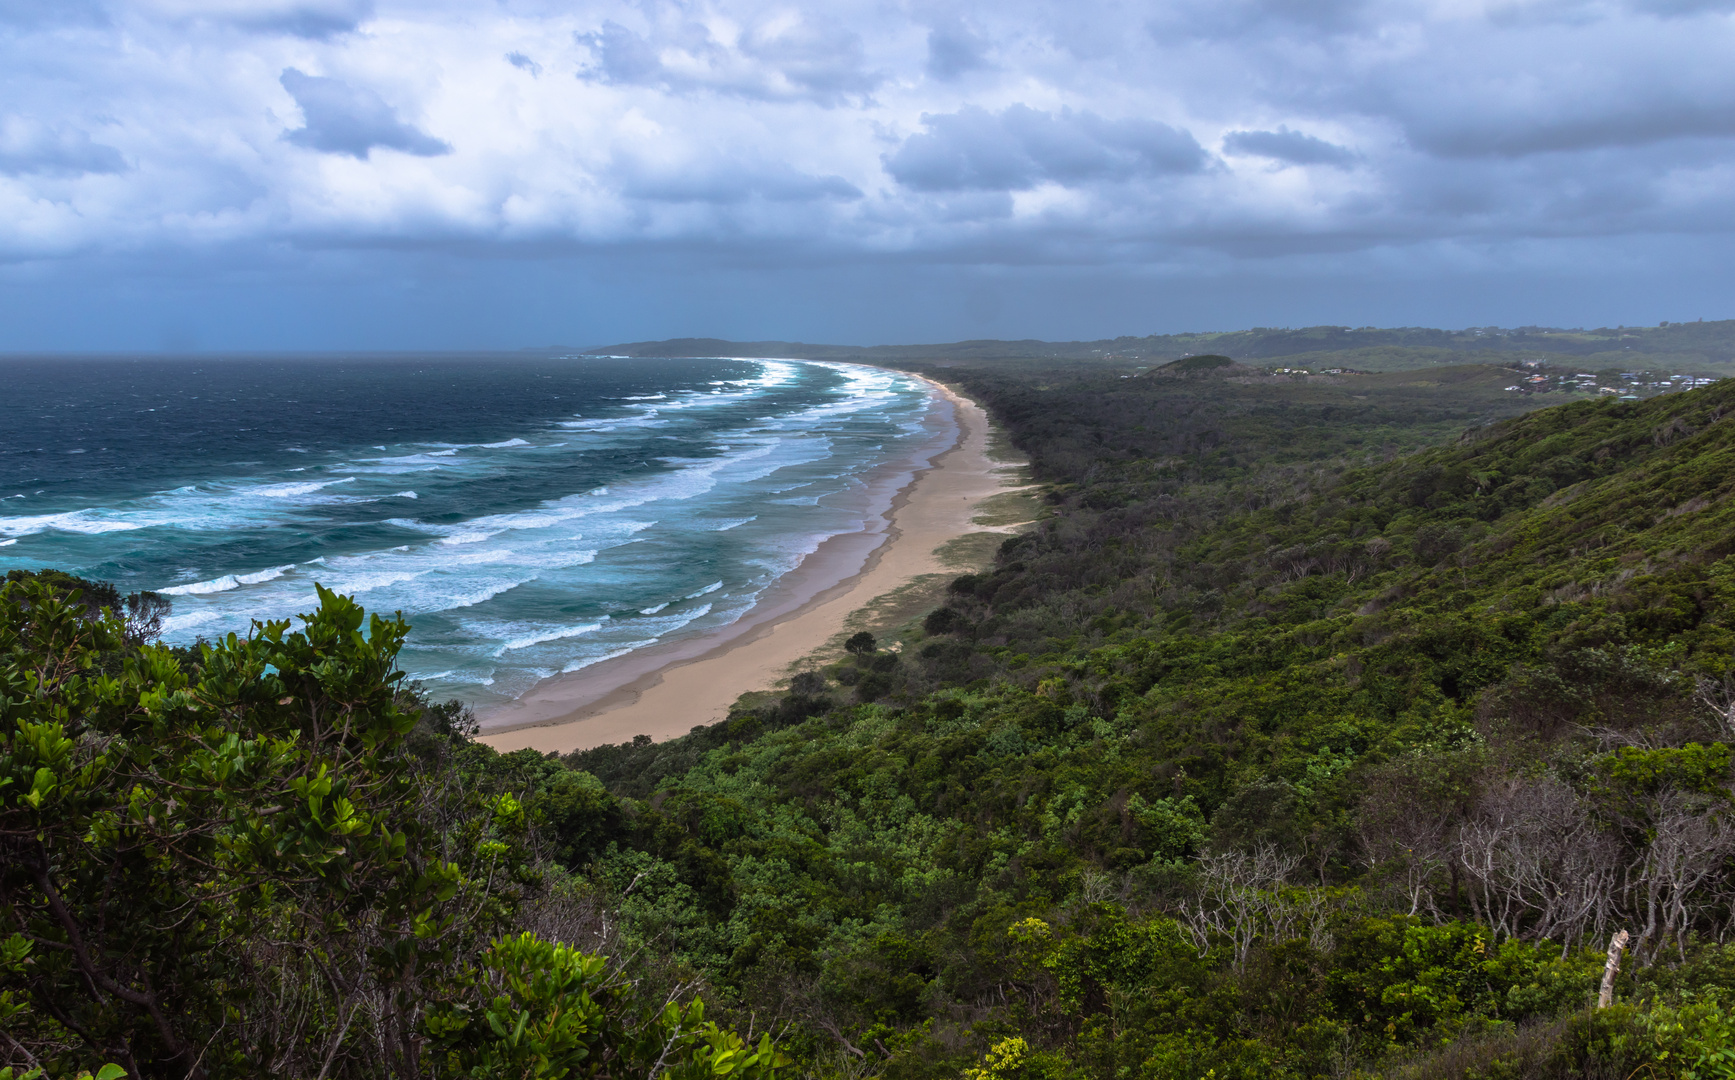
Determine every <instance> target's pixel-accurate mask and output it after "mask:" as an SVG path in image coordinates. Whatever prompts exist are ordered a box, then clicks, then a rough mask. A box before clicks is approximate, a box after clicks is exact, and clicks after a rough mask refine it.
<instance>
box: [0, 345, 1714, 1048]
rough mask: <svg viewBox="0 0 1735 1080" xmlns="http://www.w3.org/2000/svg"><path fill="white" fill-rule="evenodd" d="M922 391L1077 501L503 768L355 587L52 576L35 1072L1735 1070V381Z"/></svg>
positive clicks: (14, 1014)
mask: <svg viewBox="0 0 1735 1080" xmlns="http://www.w3.org/2000/svg"><path fill="white" fill-rule="evenodd" d="M1707 325H1709V324H1707ZM1194 351H1195V352H1201V353H1203V352H1212V353H1215V352H1217V351H1218V350H1217V349H1215V348H1213V349H1209V350H1206V349H1199V350H1194ZM1221 351H1223V352H1226V353H1229V354H1230V355H1235V356H1245V354H1237V353H1235V352H1234V350H1232V349H1228V348H1224V349H1222V350H1221ZM907 366H909V367H911V368H914V369H916V370H922V371H925V372H927V373H929V374H931V375H934V376H935V377H940V378H944V379H945V380H947V381H948V382H950V383H952V384H953V385H955V386H957V387H958V388H960V389H961V390H963V391H965V392H967V393H969V394H970V395H972V396H973V397H975V398H976V399H977V400H978V401H980V402H982V403H983V404H984V405H985V406H986V407H987V408H988V409H989V410H990V411H991V412H992V414H993V415H994V416H995V417H996V418H997V419H998V420H999V421H1000V422H1001V424H1002V425H1003V426H1004V428H1005V429H1006V431H1007V432H1008V434H1009V436H1010V438H1011V439H1012V441H1013V442H1014V443H1015V444H1016V445H1017V447H1018V448H1019V449H1020V450H1021V451H1022V452H1023V453H1025V454H1026V455H1028V457H1029V459H1030V462H1031V469H1032V471H1033V473H1034V474H1035V475H1036V477H1037V478H1038V479H1039V480H1040V481H1041V482H1042V483H1043V484H1044V485H1045V490H1046V502H1045V510H1044V514H1043V517H1042V520H1041V521H1040V522H1038V523H1037V524H1036V525H1035V526H1034V527H1032V528H1031V529H1029V530H1028V531H1026V532H1023V533H1021V534H1019V535H1015V536H1013V537H1011V538H1009V539H1008V540H1007V541H1006V543H1005V544H1004V545H1003V547H1002V548H1001V550H1000V552H999V554H998V556H997V557H996V559H995V561H994V564H993V566H992V567H989V568H987V569H985V570H984V572H981V573H976V574H969V575H965V576H962V577H960V578H958V579H957V580H956V581H954V582H952V583H951V585H950V587H949V589H948V591H947V594H946V599H945V602H944V604H943V606H939V607H936V608H935V609H934V610H932V611H930V612H928V613H927V614H926V615H925V616H924V617H923V618H921V619H919V620H917V621H916V622H914V623H911V624H910V625H907V626H904V627H899V628H896V629H895V630H894V631H893V632H891V633H882V634H881V635H880V640H874V638H873V635H862V636H859V637H858V638H857V639H852V641H851V643H850V648H849V651H848V653H847V654H846V655H845V656H844V657H843V658H842V659H840V660H837V661H835V662H827V663H823V664H816V665H815V666H814V667H813V668H812V670H809V671H805V672H803V673H801V674H800V675H798V676H796V677H795V678H794V679H792V680H791V681H790V683H789V685H788V687H787V688H786V689H783V690H781V691H780V692H779V693H778V694H776V695H774V696H773V697H771V698H770V699H769V700H765V701H761V702H760V703H758V704H754V705H751V706H746V705H744V706H741V707H738V708H737V709H736V710H735V711H734V712H732V713H731V715H730V717H729V719H728V720H727V721H726V722H724V723H722V724H717V725H714V726H711V727H707V728H699V729H695V730H694V731H693V733H692V734H690V735H688V736H686V737H684V738H681V739H676V740H672V741H669V742H664V743H653V742H652V741H651V740H649V739H642V738H641V739H638V740H635V741H633V742H632V743H628V744H623V745H620V746H613V747H602V748H598V749H595V750H590V751H585V752H582V753H577V754H573V755H568V756H567V757H565V758H564V759H561V758H555V757H552V756H551V757H543V756H539V755H537V754H535V753H533V752H529V751H523V752H519V753H515V754H507V755H499V754H496V753H494V752H493V751H491V750H489V749H488V748H486V747H484V746H481V745H479V744H475V743H472V742H470V741H468V739H467V738H466V731H467V730H468V726H467V721H466V718H465V715H464V713H463V710H462V708H461V707H459V706H457V705H456V704H455V703H450V704H447V705H432V704H430V703H427V702H425V701H422V700H421V699H420V698H419V697H418V696H417V694H416V693H415V692H414V690H413V688H405V687H402V686H401V685H399V683H398V682H397V681H395V680H394V676H393V672H392V668H391V652H392V646H393V644H394V643H395V642H396V641H397V640H400V639H401V634H402V633H403V629H402V626H401V624H398V623H391V622H382V621H376V622H374V623H373V624H372V625H371V628H370V630H369V631H368V632H367V633H365V634H364V633H361V632H360V628H361V625H362V614H361V612H360V610H359V609H357V608H355V607H354V605H353V604H351V603H349V602H347V601H345V600H343V599H342V598H339V597H329V596H328V597H326V598H325V601H324V606H323V607H322V608H321V610H320V611H319V612H316V613H314V614H313V615H312V616H311V617H310V618H309V619H308V621H307V622H306V624H305V627H304V629H303V630H301V631H298V632H296V633H291V632H290V631H289V628H288V627H287V626H279V625H276V624H273V625H270V626H266V627H262V628H261V629H260V630H259V631H258V632H257V633H256V634H255V635H254V637H253V638H252V639H250V640H247V641H238V640H231V641H227V642H222V643H218V644H216V645H214V646H211V647H209V648H206V649H200V650H183V651H178V652H177V651H174V650H168V649H164V648H161V647H159V646H155V645H153V644H151V643H150V640H149V639H150V636H151V635H150V628H149V626H148V625H144V624H142V623H141V622H140V621H139V619H137V618H135V619H134V621H133V623H131V624H129V623H127V622H126V621H125V620H124V619H122V618H119V617H115V618H106V617H103V616H100V615H95V614H93V613H92V611H91V610H90V609H89V607H88V606H85V605H83V604H81V603H78V602H77V601H74V600H72V599H71V598H70V591H69V583H67V582H65V581H63V580H59V579H55V580H44V579H29V580H20V581H16V582H13V583H11V584H9V585H7V586H6V590H7V591H6V592H5V593H4V594H3V597H0V616H3V618H0V623H3V625H4V628H5V629H4V631H3V632H4V634H5V635H6V636H4V637H3V638H0V652H3V655H4V659H3V661H0V664H3V665H4V667H3V669H0V670H3V676H0V677H3V678H4V680H6V681H5V682H4V684H3V686H0V693H3V695H4V696H3V700H0V712H3V715H0V739H3V740H5V741H4V742H3V743H0V842H3V843H5V844H7V845H9V846H8V848H7V858H6V859H5V861H4V869H3V870H0V888H3V889H4V890H5V891H4V892H3V893H0V904H4V911H5V914H6V915H7V918H8V920H9V926H8V927H7V928H6V929H5V931H4V932H7V933H12V937H11V938H9V939H8V938H0V948H4V949H5V950H7V951H5V952H4V953H0V988H3V989H0V1024H4V1025H5V1027H4V1030H5V1031H6V1032H7V1034H8V1040H9V1041H8V1045H9V1046H10V1047H11V1050H10V1051H7V1050H6V1049H5V1048H0V1054H3V1053H7V1052H10V1053H11V1054H12V1058H11V1061H12V1063H14V1064H15V1065H17V1066H19V1067H20V1068H23V1067H29V1066H31V1065H32V1064H34V1063H35V1062H37V1061H40V1062H44V1063H46V1065H47V1067H49V1068H50V1069H59V1070H61V1071H65V1072H70V1070H72V1069H74V1068H76V1067H86V1068H92V1069H94V1068H96V1067H97V1066H99V1065H100V1064H102V1063H104V1062H108V1061H115V1062H119V1063H120V1064H121V1065H122V1066H123V1067H125V1068H127V1069H129V1070H132V1071H136V1072H138V1073H139V1074H140V1075H164V1076H169V1075H175V1076H179V1075H187V1074H188V1072H189V1071H190V1070H193V1071H200V1070H202V1074H205V1075H214V1074H217V1073H225V1074H227V1073H233V1074H236V1075H241V1074H247V1075H296V1076H300V1075H308V1076H313V1075H331V1076H338V1075H352V1076H385V1075H422V1074H424V1073H425V1074H427V1075H430V1076H433V1075H466V1076H468V1075H475V1076H482V1075H500V1076H506V1075H511V1076H518V1075H546V1076H560V1075H575V1074H586V1075H605V1074H606V1075H609V1076H617V1075H623V1076H624V1075H628V1074H629V1073H630V1074H631V1075H635V1076H647V1077H649V1076H652V1075H660V1073H661V1071H663V1070H664V1069H668V1068H671V1067H675V1065H676V1064H678V1066H679V1069H685V1070H689V1071H691V1072H693V1074H694V1075H697V1074H698V1073H699V1072H705V1073H706V1074H707V1075H718V1076H721V1075H725V1074H728V1073H729V1072H730V1070H731V1069H733V1068H735V1067H736V1066H735V1065H733V1064H731V1063H732V1062H735V1061H740V1062H742V1063H743V1064H742V1065H741V1066H740V1067H741V1068H743V1069H747V1070H763V1071H770V1070H774V1069H780V1068H781V1069H787V1070H790V1071H798V1072H800V1073H802V1074H803V1075H809V1076H813V1077H826V1078H832V1077H835V1078H838V1080H844V1078H848V1080H858V1078H866V1077H875V1076H883V1077H886V1078H887V1080H925V1078H929V1077H935V1078H938V1077H956V1076H958V1075H960V1074H962V1075H965V1076H967V1077H970V1078H971V1080H990V1078H992V1080H1014V1078H1021V1080H1038V1078H1044V1080H1046V1078H1054V1080H1060V1078H1066V1080H1073V1078H1077V1080H1085V1078H1090V1080H1097V1078H1102V1080H1111V1078H1112V1080H1120V1078H1122V1077H1128V1078H1140V1080H1144V1078H1149V1080H1167V1078H1176V1080H1180V1078H1185V1080H1196V1078H1198V1077H1204V1076H1213V1077H1249V1078H1252V1077H1338V1076H1351V1075H1364V1076H1374V1075H1389V1076H1418V1077H1420V1076H1428V1077H1448V1076H1450V1077H1459V1076H1463V1077H1470V1076H1487V1077H1493V1076H1608V1077H1626V1076H1630V1075H1635V1074H1637V1073H1640V1072H1642V1073H1643V1074H1644V1075H1650V1076H1680V1077H1705V1076H1731V1075H1735V1016H1732V1014H1731V1009H1732V1007H1735V1003H1732V1002H1731V1001H1730V999H1729V993H1730V991H1729V990H1728V987H1729V986H1730V985H1732V980H1735V947H1731V946H1729V945H1726V944H1725V942H1726V941H1727V940H1728V936H1729V934H1730V932H1731V930H1732V929H1735V927H1732V926H1731V918H1732V912H1731V900H1732V899H1735V806H1732V805H1731V803H1732V798H1735V784H1732V780H1735V777H1732V774H1731V761H1730V750H1729V747H1730V744H1731V742H1735V654H1732V650H1735V500H1732V499H1731V495H1732V494H1735V383H1719V384H1715V385H1712V386H1708V387H1705V388H1702V389H1697V390H1692V391H1690V392H1682V393H1669V394H1665V395H1662V396H1658V397H1655V398H1653V399H1651V400H1644V401H1622V400H1618V399H1617V398H1616V396H1614V395H1608V396H1605V397H1604V398H1602V399H1600V400H1580V401H1575V402H1572V403H1570V404H1565V405H1560V406H1556V407H1552V408H1545V409H1540V410H1536V409H1534V407H1535V406H1536V405H1538V404H1542V403H1543V402H1545V401H1546V400H1548V399H1546V398H1538V397H1534V396H1528V395H1522V394H1514V393H1512V392H1510V391H1508V390H1507V389H1506V387H1508V386H1510V385H1512V381H1513V378H1514V371H1513V370H1511V369H1507V368H1500V367H1489V366H1478V365H1470V366H1455V367H1441V368H1435V369H1430V370H1426V371H1418V372H1412V373H1408V374H1405V373H1392V374H1385V375H1345V376H1333V377H1309V378H1274V377H1271V376H1269V375H1266V374H1264V373H1258V374H1249V373H1248V371H1247V369H1248V368H1249V367H1252V366H1255V365H1249V364H1248V363H1247V362H1246V360H1245V359H1238V360H1237V361H1235V362H1232V363H1222V364H1219V363H1216V362H1215V361H1212V362H1209V363H1197V364H1191V365H1183V366H1181V367H1180V368H1177V369H1173V370H1170V371H1169V372H1167V373H1164V372H1163V371H1161V370H1160V367H1159V366H1155V365H1153V366H1152V368H1151V369H1149V370H1140V369H1139V368H1137V367H1129V366H1127V365H1124V364H1123V365H1120V366H1116V365H1113V364H1107V363H1104V364H1100V365H1098V364H1085V365H1070V366H1057V365H1054V364H1052V363H1051V362H1047V361H1041V360H1029V359H1019V358H1018V357H1016V356H1013V357H1005V356H1002V357H998V358H995V359H993V360H992V361H991V362H990V361H984V362H981V363H974V362H964V361H960V360H958V359H956V358H942V359H940V360H920V359H912V360H910V361H908V362H907ZM1527 410H1531V411H1527ZM111 600H113V601H119V602H121V603H122V605H123V606H124V603H125V601H124V600H122V598H118V597H115V598H111ZM141 602H142V601H141ZM147 606H148V605H147ZM110 607H111V608H113V603H112V602H111V603H110ZM141 610H143V609H141ZM148 614H149V612H148V611H147V612H146V615H147V616H148ZM55 755H58V756H55ZM44 769H47V770H48V773H47V778H46V779H44V778H43V777H44V775H45V774H44V772H43V770H44ZM322 784H323V785H328V787H329V790H327V788H326V787H321V786H320V785H322ZM297 785H299V786H297ZM316 789H317V790H316ZM33 800H34V801H33ZM49 808H52V809H49ZM344 830H348V831H347V832H346V831H344ZM55 896H59V897H62V898H64V900H63V901H62V902H61V906H63V907H65V908H66V910H67V912H68V916H67V917H66V918H62V917H61V916H60V915H59V914H58V908H57V907H56V903H57V902H56V901H55V900H54V899H53V898H52V897H55ZM123 897H124V898H125V899H124V900H123V899H122V898H123ZM14 927H15V928H16V929H15V930H14ZM1618 930H1625V931H1627V932H1628V933H1629V935H1630V944H1629V947H1628V952H1627V955H1626V958H1625V962H1624V965H1623V966H1622V968H1621V970H1620V972H1619V974H1618V977H1617V978H1616V979H1615V980H1614V983H1613V991H1614V993H1613V997H1614V1004H1613V1005H1611V1006H1610V1007H1608V1008H1595V1007H1594V1005H1593V1002H1594V1000H1595V998H1596V996H1597V993H1598V989H1599V984H1600V983H1601V981H1602V978H1603V971H1604V950H1605V948H1606V946H1607V944H1608V941H1609V937H1610V935H1612V934H1613V933H1615V932H1616V931H1618ZM75 931H76V936H77V939H78V940H80V941H84V942H86V944H85V945H81V946H76V947H75V946H74V944H73V941H74V938H75ZM525 934H528V935H529V936H522V935H525ZM81 950H82V951H81ZM562 950H565V951H562ZM599 955H606V956H607V957H608V959H607V960H603V959H599V958H598V956H599ZM695 993H698V994H699V995H700V996H701V997H702V998H703V1000H704V1005H702V1006H701V1005H695V1004H691V1002H692V1001H693V995H694V994H695ZM129 995H130V996H129ZM585 995H588V996H585ZM580 996H583V1000H585V1001H587V1002H596V1003H598V1004H596V1005H595V1006H592V1005H588V1004H587V1005H585V1006H583V1007H582V1008H578V1009H577V1010H576V1011H577V1012H579V1013H583V1014H584V1015H586V1016H588V1015H591V1013H590V1012H585V1010H592V1009H594V1010H600V1013H599V1014H598V1015H602V1016H605V1017H608V1018H611V1019H608V1020H607V1021H606V1022H601V1021H599V1022H598V1024H597V1025H596V1027H595V1030H597V1031H600V1032H602V1034H600V1035H584V1036H583V1038H580V1035H579V1034H578V1033H575V1027H574V1025H576V1027H577V1028H583V1030H584V1031H586V1032H588V1031H591V1030H592V1028H591V1027H589V1026H586V1025H588V1024H590V1021H588V1020H587V1021H583V1022H578V1021H571V1020H567V1019H564V1018H567V1017H570V1016H572V1015H574V1011H572V1010H569V1009H568V1008H567V1007H566V1006H563V1005H562V1004H561V1003H562V1002H565V1001H570V1000H572V999H574V998H576V997H580ZM664 1003H668V1005H667V1008H665V1007H664ZM670 1008H672V1009H674V1010H675V1011H674V1012H673V1013H672V1014H671V1013H670V1012H669V1011H668V1009H670ZM659 1010H660V1011H659ZM683 1010H685V1011H683ZM695 1010H696V1012H695ZM159 1015H160V1017H161V1019H159ZM520 1017H522V1018H526V1019H523V1020H522V1021H520V1019H518V1018H520ZM714 1021H720V1022H721V1025H722V1026H705V1025H711V1024H713V1022H714ZM563 1023H565V1024H567V1025H568V1026H567V1027H565V1028H562V1027H561V1026H560V1025H561V1024H563ZM701 1031H702V1032H703V1034H702V1035H701V1034H698V1033H699V1032H701ZM515 1032H516V1033H517V1034H514V1033H515ZM524 1032H530V1033H531V1034H532V1035H534V1036H535V1037H536V1038H537V1039H540V1040H542V1041H541V1042H540V1043H538V1044H537V1046H539V1047H541V1049H534V1050H531V1049H525V1043H524V1038H525V1036H524ZM731 1032H734V1033H738V1034H732V1033H731ZM767 1033H769V1034H770V1035H771V1036H772V1037H773V1038H774V1040H775V1043H773V1042H772V1041H767V1040H766V1039H765V1035H766V1034H767ZM562 1039H565V1040H567V1041H565V1042H561V1041H560V1040H562ZM584 1039H589V1040H590V1041H589V1042H585V1041H584ZM683 1039H684V1040H686V1041H682V1040H683ZM658 1040H663V1042H662V1043H658ZM581 1043H582V1048H583V1050H584V1053H583V1054H581V1053H577V1052H576V1051H572V1050H571V1048H572V1047H574V1046H578V1045H580V1044H581ZM665 1044H666V1045H667V1046H671V1047H675V1048H676V1049H675V1050H674V1051H672V1052H671V1053H672V1054H673V1056H672V1057H671V1058H669V1059H668V1060H662V1059H659V1058H658V1057H657V1055H656V1053H653V1050H655V1048H656V1047H657V1046H660V1045H665ZM550 1047H555V1049H550ZM558 1047H566V1048H567V1050H560V1051H559V1052H557V1050H558ZM560 1053H565V1054H566V1056H564V1057H562V1056H560ZM585 1054H589V1055H590V1056H588V1057H586V1056H585ZM127 1055H131V1056H130V1057H129V1056H127ZM785 1055H786V1056H787V1063H786V1064H785ZM0 1060H4V1059H3V1058H0ZM563 1070H564V1071H563ZM677 1071H678V1070H677ZM56 1075H58V1074H56Z"/></svg>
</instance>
